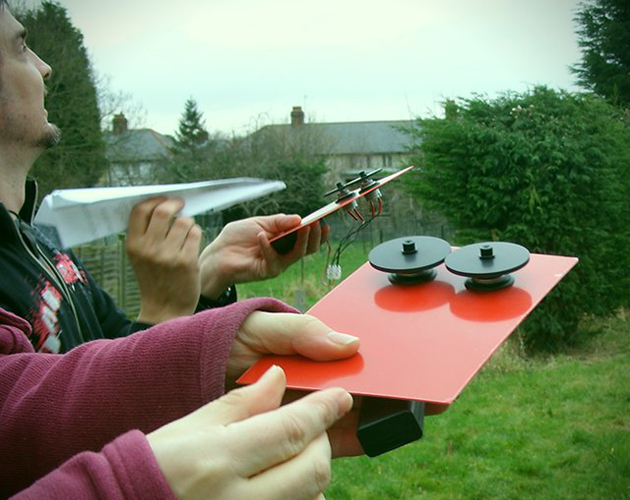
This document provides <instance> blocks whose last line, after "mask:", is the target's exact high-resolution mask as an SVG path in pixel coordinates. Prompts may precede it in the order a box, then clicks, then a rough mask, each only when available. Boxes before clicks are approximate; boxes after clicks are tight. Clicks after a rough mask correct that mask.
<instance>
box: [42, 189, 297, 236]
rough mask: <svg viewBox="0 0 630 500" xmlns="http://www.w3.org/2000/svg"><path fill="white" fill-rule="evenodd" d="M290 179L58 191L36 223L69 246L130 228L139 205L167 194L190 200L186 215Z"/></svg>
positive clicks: (244, 197)
mask: <svg viewBox="0 0 630 500" xmlns="http://www.w3.org/2000/svg"><path fill="white" fill-rule="evenodd" d="M285 188H286V186H285V184H284V182H281V181H267V180H262V179H251V178H237V179H224V180H217V181H206V182H194V183H188V184H166V185H155V186H125V187H103V188H87V189H62V190H57V191H53V192H52V193H51V194H49V195H47V196H46V197H45V198H44V200H43V201H42V204H41V207H40V209H39V211H38V213H37V215H36V217H35V223H36V224H38V225H40V226H43V227H47V228H54V230H56V235H57V237H58V239H59V240H60V243H61V244H62V246H63V247H71V246H74V245H80V244H82V243H87V242H89V241H93V240H95V239H98V238H104V237H106V236H110V235H112V234H116V233H119V232H122V231H124V230H125V229H126V228H127V224H128V222H129V214H130V213H131V209H132V208H133V206H134V205H135V204H136V203H138V202H140V201H142V200H144V199H147V198H151V197H153V196H159V195H165V196H170V197H180V198H183V199H184V201H185V202H186V205H185V207H184V209H183V210H182V215H186V216H192V215H197V214H200V213H205V212H212V211H219V210H224V209H226V208H229V207H231V206H233V205H235V204H237V203H242V202H244V201H249V200H253V199H256V198H259V197H261V196H265V195H267V194H270V193H273V192H275V191H280V190H282V189H285Z"/></svg>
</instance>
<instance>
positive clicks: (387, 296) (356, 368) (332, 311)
mask: <svg viewBox="0 0 630 500" xmlns="http://www.w3.org/2000/svg"><path fill="white" fill-rule="evenodd" d="M576 263H577V259H575V258H573V257H558V256H551V255H539V254H532V255H531V260H530V262H529V264H528V265H527V266H525V267H524V268H522V269H520V270H519V271H516V272H515V273H513V275H512V276H514V279H515V283H514V285H513V286H512V287H510V288H507V289H504V290H499V291H494V292H472V291H469V290H467V289H466V288H465V286H464V282H465V278H462V277H460V276H456V275H454V274H452V273H450V272H448V271H447V270H446V268H445V267H444V265H440V266H439V267H438V268H437V271H438V275H437V278H436V279H435V280H434V281H432V282H430V283H425V284H419V285H412V286H408V285H406V286H402V285H392V284H391V283H390V282H389V281H388V279H387V274H386V273H382V272H380V271H377V270H375V269H373V268H372V267H371V266H370V265H369V264H368V263H366V264H364V265H363V266H362V267H361V268H359V269H358V270H357V271H356V272H355V273H354V274H352V275H351V276H349V277H348V278H347V279H346V280H345V281H343V282H342V283H341V284H339V285H338V286H337V287H336V288H334V289H333V290H332V291H331V292H330V293H329V294H328V295H326V296H325V297H324V298H323V299H322V300H320V301H319V302H318V303H317V304H316V305H315V306H314V307H313V308H312V309H311V310H310V311H308V313H309V314H312V315H313V316H316V317H318V318H320V319H321V320H322V321H324V322H325V323H326V324H328V325H329V326H330V327H331V328H333V329H335V330H337V331H340V332H344V333H350V334H352V335H356V336H357V337H360V338H361V348H360V350H359V354H357V355H355V356H354V357H352V358H350V359H346V360H342V361H333V362H315V361H310V360H307V359H305V358H302V357H298V356H270V357H267V358H264V359H263V360H261V361H260V362H258V363H257V364H256V365H254V366H253V367H252V368H251V369H250V370H249V371H248V372H247V373H245V374H244V375H243V376H242V377H241V379H240V380H239V382H240V383H243V384H249V383H252V382H254V381H256V380H257V379H258V378H259V377H260V376H261V375H262V374H263V373H264V372H265V371H266V370H267V369H268V368H269V367H270V366H271V365H272V364H277V365H280V366H281V367H282V368H283V369H284V371H285V372H286V375H287V385H288V387H289V388H292V389H302V390H317V389H323V388H327V387H344V388H345V389H346V390H348V391H349V392H350V393H352V394H355V395H365V396H376V397H383V398H394V399H404V400H415V401H425V402H428V403H433V405H431V407H432V409H431V410H428V411H427V414H429V413H439V412H440V411H444V409H446V408H448V405H450V404H451V403H453V401H455V399H456V398H457V396H458V395H459V394H460V392H461V391H462V390H463V389H464V387H465V386H466V385H467V384H468V382H469V381H470V380H471V379H472V377H473V376H474V375H475V373H477V371H478V370H479V369H480V368H481V367H482V366H483V364H484V363H485V362H486V361H487V360H488V359H489V358H490V356H491V355H492V353H493V352H494V351H495V350H496V349H497V348H498V347H499V345H500V344H501V343H502V342H503V341H504V340H505V339H506V338H507V337H508V335H509V334H510V333H511V332H512V331H513V330H514V329H515V328H516V327H517V326H518V325H519V323H521V321H523V319H525V317H526V316H527V314H529V313H530V312H531V311H532V310H533V309H534V307H536V305H537V304H538V303H539V302H540V301H541V300H542V299H543V297H544V296H545V295H547V293H549V291H550V290H551V289H552V288H553V287H554V286H555V285H556V284H557V283H558V282H559V281H560V280H561V279H562V278H563V277H564V276H565V275H566V274H567V273H568V272H569V271H570V270H571V268H572V267H573V266H574V265H575V264H576Z"/></svg>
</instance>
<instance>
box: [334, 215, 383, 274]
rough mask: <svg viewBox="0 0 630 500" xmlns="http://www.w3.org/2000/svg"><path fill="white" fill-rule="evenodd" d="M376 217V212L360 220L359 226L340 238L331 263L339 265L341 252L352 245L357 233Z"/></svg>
mask: <svg viewBox="0 0 630 500" xmlns="http://www.w3.org/2000/svg"><path fill="white" fill-rule="evenodd" d="M376 217H378V214H376V215H374V216H372V217H371V218H369V219H368V220H366V221H364V222H362V223H361V224H360V225H359V227H357V228H356V229H353V230H352V231H350V232H349V233H348V234H347V235H346V236H344V237H343V238H342V240H341V241H340V242H339V245H338V246H337V250H335V253H334V255H333V258H332V262H333V264H335V265H337V266H338V265H339V261H340V260H341V255H342V254H343V252H345V251H346V250H347V249H348V247H349V246H350V245H352V243H354V241H355V240H356V238H357V236H358V234H359V233H360V232H361V231H363V230H364V229H365V228H366V227H368V226H369V225H370V224H371V223H372V221H373V220H374V219H376Z"/></svg>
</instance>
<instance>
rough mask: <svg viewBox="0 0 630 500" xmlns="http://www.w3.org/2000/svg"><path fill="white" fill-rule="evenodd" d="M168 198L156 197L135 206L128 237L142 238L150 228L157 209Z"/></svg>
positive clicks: (130, 218) (130, 216)
mask: <svg viewBox="0 0 630 500" xmlns="http://www.w3.org/2000/svg"><path fill="white" fill-rule="evenodd" d="M166 199H167V198H166V196H156V197H155V198H149V199H148V200H144V201H141V202H140V203H137V204H136V205H134V207H133V208H132V209H131V213H130V214H129V225H128V227H127V235H129V236H131V235H139V236H142V235H143V234H144V233H146V231H147V227H149V220H150V219H151V214H152V213H153V210H155V207H157V206H158V205H159V204H160V203H162V202H164V201H166Z"/></svg>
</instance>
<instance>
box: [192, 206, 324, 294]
mask: <svg viewBox="0 0 630 500" xmlns="http://www.w3.org/2000/svg"><path fill="white" fill-rule="evenodd" d="M300 221H301V218H300V216H299V215H283V214H279V215H270V216H265V217H250V218H249V219H243V220H240V221H236V222H230V223H229V224H227V225H226V226H225V227H224V228H223V230H222V231H221V233H220V234H219V236H217V238H216V239H215V240H214V241H213V242H212V243H210V245H208V246H207V247H206V249H205V250H204V251H203V252H202V254H201V257H200V258H199V266H200V269H201V293H202V294H203V295H204V296H206V297H208V298H211V299H215V298H217V297H218V296H220V295H221V294H222V293H223V292H225V290H226V289H227V287H229V286H230V285H234V284H237V283H247V282H250V281H260V280H265V279H267V278H273V277H276V276H278V275H279V274H280V273H281V272H282V271H284V270H285V269H286V268H287V267H289V266H290V265H291V264H293V263H294V262H297V261H298V260H300V259H301V258H302V257H304V256H305V255H307V254H311V253H314V252H315V251H317V250H318V249H319V247H320V246H321V245H322V243H324V242H325V241H326V238H327V237H328V231H329V227H328V226H325V227H324V228H322V227H321V226H320V225H319V223H318V222H315V223H313V224H311V225H310V226H307V227H304V228H302V229H300V230H299V231H298V236H297V241H296V243H295V246H294V247H293V249H292V250H291V251H290V252H289V253H287V254H285V255H280V254H278V253H277V252H276V251H275V250H274V249H273V247H272V246H271V244H270V243H269V239H270V238H271V237H273V236H275V235H277V234H280V233H282V232H284V231H287V230H289V229H291V228H294V227H296V226H297V225H299V224H300Z"/></svg>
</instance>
